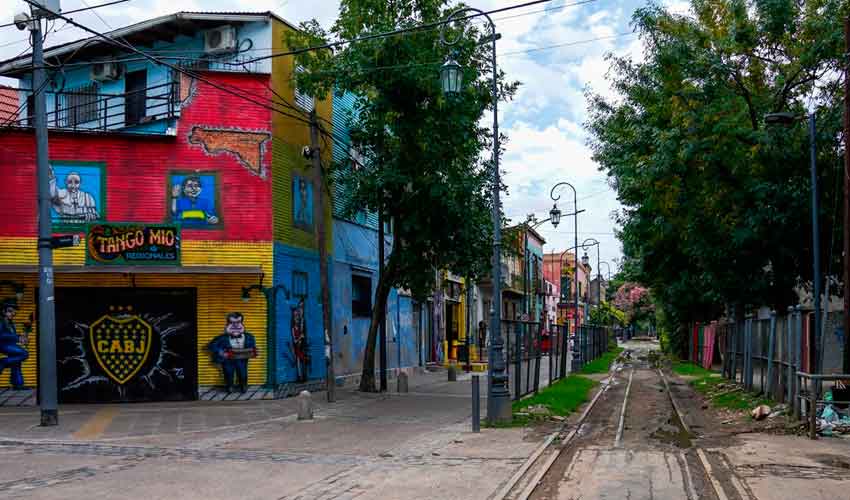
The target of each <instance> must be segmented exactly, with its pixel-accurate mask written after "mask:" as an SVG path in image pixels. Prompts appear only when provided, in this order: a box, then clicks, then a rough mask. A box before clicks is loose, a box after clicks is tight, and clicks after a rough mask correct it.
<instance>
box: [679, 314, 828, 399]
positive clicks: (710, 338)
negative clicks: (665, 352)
mask: <svg viewBox="0 0 850 500" xmlns="http://www.w3.org/2000/svg"><path fill="white" fill-rule="evenodd" d="M811 320H812V313H811V312H810V311H802V310H800V309H799V308H792V309H789V311H788V313H787V314H785V315H778V314H776V313H775V312H773V313H771V314H770V315H769V317H762V318H757V317H747V318H746V319H744V320H742V321H738V322H733V323H717V322H713V323H711V324H709V325H695V326H694V327H693V330H692V331H691V339H690V340H691V342H690V343H689V349H688V351H689V353H688V354H689V358H690V360H691V361H693V362H694V363H698V364H700V365H702V366H703V367H705V368H711V367H712V365H716V364H717V361H718V358H719V364H720V368H721V371H722V373H723V376H724V377H726V378H728V379H730V380H734V381H736V382H738V383H740V384H741V385H742V386H743V387H744V388H745V389H746V390H748V391H753V392H757V393H760V394H763V395H765V396H767V397H769V398H770V399H772V400H774V401H777V402H784V403H790V404H793V406H794V408H795V410H796V411H797V412H799V404H800V398H799V397H800V395H801V392H804V391H805V390H806V388H805V387H801V386H800V383H801V382H800V379H799V377H798V376H797V374H798V372H803V373H813V372H815V373H816V372H818V370H812V369H811V363H810V356H811V353H812V351H813V349H814V348H815V347H816V346H812V345H810V344H811V343H812V342H810V341H809V333H810V329H811ZM841 320H842V315H841V313H831V314H829V315H828V316H827V318H826V321H825V322H824V327H823V334H822V340H821V343H822V346H821V348H822V352H823V360H822V362H821V370H820V371H821V372H822V373H825V374H834V373H839V372H840V371H841V359H842V357H841V353H842V344H843V331H842V328H841Z"/></svg>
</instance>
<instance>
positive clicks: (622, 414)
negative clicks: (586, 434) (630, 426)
mask: <svg viewBox="0 0 850 500" xmlns="http://www.w3.org/2000/svg"><path fill="white" fill-rule="evenodd" d="M634 376H635V369H634V368H632V371H631V373H629V383H628V385H626V397H624V398H623V408H622V409H621V410H620V425H619V426H617V436H616V437H615V438H614V448H619V447H620V445H621V444H622V441H623V428H624V427H625V426H626V406H627V405H628V404H629V391H631V389H632V377H634Z"/></svg>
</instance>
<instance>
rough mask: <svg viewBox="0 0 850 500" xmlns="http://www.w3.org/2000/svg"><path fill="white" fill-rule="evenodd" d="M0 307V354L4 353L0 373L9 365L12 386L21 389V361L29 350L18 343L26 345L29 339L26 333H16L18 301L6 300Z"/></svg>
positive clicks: (22, 378)
mask: <svg viewBox="0 0 850 500" xmlns="http://www.w3.org/2000/svg"><path fill="white" fill-rule="evenodd" d="M0 309H2V311H3V319H2V320H0V354H5V355H6V357H5V358H0V373H3V370H5V369H6V367H10V368H11V369H12V373H11V383H12V387H13V388H15V389H23V388H24V376H23V374H22V373H21V363H23V362H24V361H25V360H26V359H27V358H28V357H29V352H27V350H26V349H24V348H23V347H21V346H20V345H18V343H20V344H23V345H26V344H27V342H28V341H29V339H28V338H27V336H26V335H18V332H17V330H16V329H15V315H16V314H17V312H18V303H17V302H16V301H14V300H6V301H5V302H3V305H2V306H0Z"/></svg>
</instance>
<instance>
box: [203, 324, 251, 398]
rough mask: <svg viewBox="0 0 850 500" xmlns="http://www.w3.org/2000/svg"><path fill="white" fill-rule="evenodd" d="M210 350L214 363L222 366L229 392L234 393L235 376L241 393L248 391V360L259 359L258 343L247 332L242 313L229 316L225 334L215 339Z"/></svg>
mask: <svg viewBox="0 0 850 500" xmlns="http://www.w3.org/2000/svg"><path fill="white" fill-rule="evenodd" d="M208 349H209V350H210V351H211V352H212V353H213V362H214V363H218V364H220V365H221V371H222V372H223V374H224V384H225V386H226V388H227V392H228V393H230V392H233V378H234V375H235V376H236V378H238V379H239V392H242V393H244V392H246V391H247V390H248V359H250V358H256V357H257V342H256V340H254V336H253V335H251V334H250V333H248V332H247V331H245V324H244V317H243V316H242V313H240V312H232V313H230V314H228V315H227V326H225V328H224V333H222V334H221V335H219V336H218V337H216V338H214V339H213V340H212V342H210V345H209V347H208Z"/></svg>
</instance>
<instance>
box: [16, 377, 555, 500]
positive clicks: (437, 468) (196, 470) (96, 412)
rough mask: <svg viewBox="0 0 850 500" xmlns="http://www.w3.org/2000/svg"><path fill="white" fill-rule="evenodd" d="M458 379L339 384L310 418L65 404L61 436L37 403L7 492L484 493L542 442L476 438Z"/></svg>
mask: <svg viewBox="0 0 850 500" xmlns="http://www.w3.org/2000/svg"><path fill="white" fill-rule="evenodd" d="M460 375H461V377H460V380H459V381H458V382H447V381H445V377H446V373H445V372H436V373H429V374H425V375H421V376H416V377H411V380H410V392H409V393H407V394H397V393H392V392H391V393H385V394H361V393H358V392H355V391H353V390H349V389H346V390H340V391H338V392H337V397H338V401H337V402H336V403H333V404H328V403H326V402H324V400H325V394H324V393H316V394H314V402H315V403H316V411H315V415H316V416H315V419H314V420H313V421H307V422H299V421H297V419H296V416H295V415H296V406H297V401H296V400H295V399H284V400H272V401H245V402H239V401H236V402H216V403H208V402H202V401H198V402H192V403H183V404H173V403H169V404H165V403H158V404H137V405H89V406H73V407H72V406H63V407H62V408H61V413H60V425H59V426H57V427H53V428H41V427H39V426H38V425H36V424H37V421H38V412H37V409H34V408H8V409H2V410H0V462H2V463H3V464H4V466H3V467H0V490H2V491H4V492H9V493H10V494H11V495H12V496H14V497H16V498H57V499H58V498H63V499H64V498H92V499H96V498H104V499H105V498H116V497H121V498H178V499H183V498H185V499H195V498H204V499H214V498H240V499H241V498H275V499H291V500H294V499H296V498H298V499H308V498H309V499H313V498H354V497H357V498H394V499H408V498H409V499H414V498H426V497H434V498H464V499H466V498H469V499H478V498H480V499H485V498H487V497H488V496H490V495H492V494H493V492H495V491H496V490H497V489H498V488H499V487H500V486H501V485H502V484H503V483H504V482H505V481H507V480H508V479H509V478H510V476H511V475H512V474H513V473H514V471H515V470H516V469H517V468H519V467H520V466H521V464H522V463H523V462H524V461H525V460H526V458H527V457H528V456H529V455H530V454H531V453H532V452H533V450H534V449H535V448H536V447H537V446H538V445H539V440H538V438H537V437H535V436H532V435H530V434H527V431H526V430H524V429H482V432H481V433H480V434H473V433H471V432H470V415H471V402H470V397H469V396H470V393H471V392H470V384H469V382H468V380H469V379H470V378H471V377H470V376H469V375H467V374H460ZM481 382H482V393H486V390H484V388H485V384H484V379H483V378H482V380H481ZM391 389H395V387H394V384H391ZM485 403H486V401H482V408H484V407H486V404H485ZM482 413H483V411H482Z"/></svg>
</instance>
